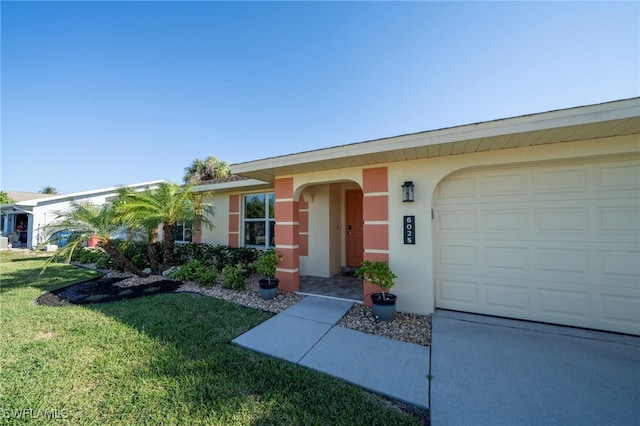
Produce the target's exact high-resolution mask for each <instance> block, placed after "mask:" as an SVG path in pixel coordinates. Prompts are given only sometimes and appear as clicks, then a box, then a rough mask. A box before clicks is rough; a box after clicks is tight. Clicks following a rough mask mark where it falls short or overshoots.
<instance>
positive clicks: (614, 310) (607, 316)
mask: <svg viewBox="0 0 640 426" xmlns="http://www.w3.org/2000/svg"><path fill="white" fill-rule="evenodd" d="M600 307H601V317H602V322H604V323H607V324H610V325H611V326H615V327H616V328H629V329H631V330H633V329H634V327H636V326H637V324H638V322H640V296H635V297H634V296H630V295H628V294H626V295H615V294H603V295H602V297H601V300H600Z"/></svg>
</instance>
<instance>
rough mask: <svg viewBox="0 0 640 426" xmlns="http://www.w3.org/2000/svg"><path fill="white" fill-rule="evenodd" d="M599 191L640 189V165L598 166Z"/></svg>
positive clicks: (597, 183) (629, 163) (630, 163)
mask: <svg viewBox="0 0 640 426" xmlns="http://www.w3.org/2000/svg"><path fill="white" fill-rule="evenodd" d="M595 189H596V190H597V191H621V190H627V189H635V190H638V189H640V164H637V162H635V163H632V162H627V163H625V164H615V165H614V164H607V165H601V166H596V185H595Z"/></svg>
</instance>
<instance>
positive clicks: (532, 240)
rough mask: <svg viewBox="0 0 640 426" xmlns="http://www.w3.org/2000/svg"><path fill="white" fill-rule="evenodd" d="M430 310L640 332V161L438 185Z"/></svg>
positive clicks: (472, 176)
mask: <svg viewBox="0 0 640 426" xmlns="http://www.w3.org/2000/svg"><path fill="white" fill-rule="evenodd" d="M434 208H435V220H434V238H435V251H434V252H435V256H436V259H435V268H436V306H437V307H440V308H445V309H454V310H462V311H467V312H474V313H485V314H490V315H498V316H506V317H513V318H519V319H526V320H533V321H543V322H551V323H558V324H565V325H572V326H578V327H586V328H594V329H603V330H611V331H618V332H623V333H631V334H639V335H640V162H639V161H638V160H637V159H633V160H626V159H625V160H617V161H614V160H606V161H604V160H602V161H600V162H595V161H594V162H584V163H579V162H576V163H573V164H571V163H566V164H557V163H556V164H549V165H540V164H537V165H530V166H528V167H517V168H511V169H509V168H506V167H502V168H500V169H496V170H475V171H467V172H461V173H457V174H454V175H452V176H451V177H449V178H447V179H445V180H444V181H443V182H441V184H440V185H439V186H438V188H437V189H436V191H435V198H434Z"/></svg>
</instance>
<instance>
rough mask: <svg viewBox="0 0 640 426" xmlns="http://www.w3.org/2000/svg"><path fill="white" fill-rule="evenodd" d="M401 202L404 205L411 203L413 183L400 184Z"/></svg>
mask: <svg viewBox="0 0 640 426" xmlns="http://www.w3.org/2000/svg"><path fill="white" fill-rule="evenodd" d="M402 201H403V202H404V203H412V202H413V181H410V180H408V181H406V182H405V183H403V184H402Z"/></svg>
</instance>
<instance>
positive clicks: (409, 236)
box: [404, 216, 416, 244]
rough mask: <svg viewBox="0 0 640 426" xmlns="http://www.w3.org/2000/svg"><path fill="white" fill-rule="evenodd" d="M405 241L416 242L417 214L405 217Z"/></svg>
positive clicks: (407, 242) (406, 242)
mask: <svg viewBox="0 0 640 426" xmlns="http://www.w3.org/2000/svg"><path fill="white" fill-rule="evenodd" d="M404 243H405V244H415V243H416V217H415V216H405V217H404Z"/></svg>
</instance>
